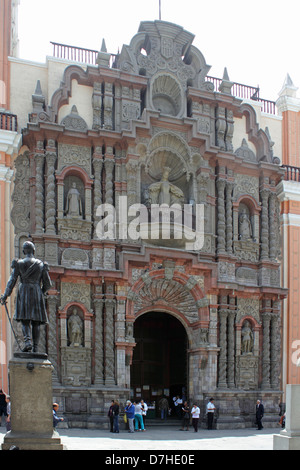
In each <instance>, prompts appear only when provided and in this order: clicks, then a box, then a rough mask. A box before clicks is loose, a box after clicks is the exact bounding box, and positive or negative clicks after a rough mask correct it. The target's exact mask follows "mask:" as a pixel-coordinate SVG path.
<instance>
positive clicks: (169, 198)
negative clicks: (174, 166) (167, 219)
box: [148, 167, 184, 206]
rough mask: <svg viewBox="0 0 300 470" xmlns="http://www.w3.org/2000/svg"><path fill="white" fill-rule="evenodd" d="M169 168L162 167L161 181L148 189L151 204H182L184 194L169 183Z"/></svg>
mask: <svg viewBox="0 0 300 470" xmlns="http://www.w3.org/2000/svg"><path fill="white" fill-rule="evenodd" d="M170 171H171V168H169V167H164V169H163V174H162V179H161V181H159V182H158V183H153V184H151V186H149V188H148V192H149V200H150V202H151V204H168V206H171V205H172V204H180V205H182V204H183V203H184V194H183V192H182V191H181V189H180V188H178V187H177V186H175V185H174V184H172V183H170V181H169V175H170Z"/></svg>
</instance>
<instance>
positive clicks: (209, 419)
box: [206, 398, 216, 429]
mask: <svg viewBox="0 0 300 470" xmlns="http://www.w3.org/2000/svg"><path fill="white" fill-rule="evenodd" d="M215 410H216V407H215V405H214V399H213V398H210V400H209V402H208V403H207V405H206V413H207V429H212V428H213V421H214V412H215Z"/></svg>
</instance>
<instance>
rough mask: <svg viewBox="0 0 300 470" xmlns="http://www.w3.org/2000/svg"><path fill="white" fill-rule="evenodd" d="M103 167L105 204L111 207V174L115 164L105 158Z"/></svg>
mask: <svg viewBox="0 0 300 470" xmlns="http://www.w3.org/2000/svg"><path fill="white" fill-rule="evenodd" d="M104 166H105V203H106V204H111V205H113V203H114V183H113V172H114V167H115V162H114V160H113V159H111V158H106V159H105V161H104Z"/></svg>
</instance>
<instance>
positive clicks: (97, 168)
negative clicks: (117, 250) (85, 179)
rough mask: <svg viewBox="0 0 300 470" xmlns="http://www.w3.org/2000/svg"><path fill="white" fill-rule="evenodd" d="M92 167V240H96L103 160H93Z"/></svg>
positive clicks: (100, 201)
mask: <svg viewBox="0 0 300 470" xmlns="http://www.w3.org/2000/svg"><path fill="white" fill-rule="evenodd" d="M93 167H94V238H96V227H97V223H98V222H99V220H100V217H98V216H97V214H96V213H97V209H98V207H99V206H101V204H102V184H101V183H102V168H103V160H102V158H96V157H94V158H93Z"/></svg>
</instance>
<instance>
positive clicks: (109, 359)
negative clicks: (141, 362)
mask: <svg viewBox="0 0 300 470" xmlns="http://www.w3.org/2000/svg"><path fill="white" fill-rule="evenodd" d="M114 312H115V300H114V299H106V300H105V385H115V351H114Z"/></svg>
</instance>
